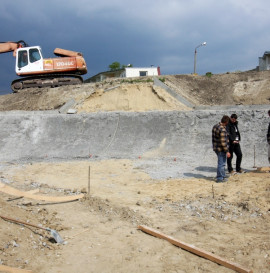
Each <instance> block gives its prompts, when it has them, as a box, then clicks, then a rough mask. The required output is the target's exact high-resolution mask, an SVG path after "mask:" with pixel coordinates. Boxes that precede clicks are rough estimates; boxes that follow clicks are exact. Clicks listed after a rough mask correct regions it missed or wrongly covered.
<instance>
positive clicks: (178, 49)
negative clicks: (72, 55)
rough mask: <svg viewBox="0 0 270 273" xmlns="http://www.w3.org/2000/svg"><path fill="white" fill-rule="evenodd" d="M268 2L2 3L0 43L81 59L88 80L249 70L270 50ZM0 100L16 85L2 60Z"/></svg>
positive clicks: (9, 63) (11, 65)
mask: <svg viewBox="0 0 270 273" xmlns="http://www.w3.org/2000/svg"><path fill="white" fill-rule="evenodd" d="M269 14H270V5H269V1H268V0H256V1H254V0H223V1H217V0H166V1H162V0H136V1H134V0H132V1H131V0H125V1H124V0H110V1H108V0H99V1H96V0H95V1H94V0H76V1H67V0H38V1H37V0H26V1H22V0H12V1H10V0H0V37H1V38H0V42H6V41H19V40H24V41H25V42H26V43H27V44H28V45H29V46H36V45H39V46H40V47H41V48H42V53H43V57H44V58H51V57H55V56H54V54H53V51H54V49H55V48H63V49H68V50H73V51H78V52H82V53H83V56H84V58H85V60H86V63H87V68H88V73H87V74H86V75H84V76H83V78H84V79H88V78H90V77H91V76H94V75H96V74H98V73H100V72H102V71H107V70H109V65H110V64H111V63H113V62H119V63H120V64H121V65H127V64H132V65H133V67H150V66H151V65H153V66H159V67H160V69H161V74H163V75H172V74H174V75H175V74H191V73H193V71H194V55H195V48H196V47H197V46H199V45H200V44H201V43H203V42H206V45H205V46H201V47H199V48H197V58H196V72H197V73H198V74H199V75H205V73H207V72H212V73H213V74H222V73H227V72H235V71H247V70H251V69H254V68H256V66H258V59H259V57H262V56H263V54H264V52H265V51H269V50H270V35H269V29H270V16H269ZM0 64H1V65H0V95H3V94H9V93H12V90H11V88H10V84H11V82H12V81H13V80H14V79H16V78H18V77H17V75H16V73H15V58H14V57H13V56H12V53H11V52H9V53H3V54H0Z"/></svg>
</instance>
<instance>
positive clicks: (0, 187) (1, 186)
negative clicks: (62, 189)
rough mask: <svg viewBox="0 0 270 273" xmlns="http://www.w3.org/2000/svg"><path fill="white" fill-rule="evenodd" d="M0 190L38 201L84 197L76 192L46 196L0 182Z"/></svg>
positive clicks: (60, 200) (68, 199) (62, 200)
mask: <svg viewBox="0 0 270 273" xmlns="http://www.w3.org/2000/svg"><path fill="white" fill-rule="evenodd" d="M0 191H1V192H4V193H6V194H10V195H13V196H19V197H21V196H23V197H26V198H29V199H34V200H39V201H47V202H59V203H60V202H68V201H74V200H78V199H81V198H83V197H84V194H77V195H71V196H47V195H36V194H33V193H32V192H25V191H20V190H17V189H15V188H12V187H10V186H8V185H6V184H3V183H1V182H0Z"/></svg>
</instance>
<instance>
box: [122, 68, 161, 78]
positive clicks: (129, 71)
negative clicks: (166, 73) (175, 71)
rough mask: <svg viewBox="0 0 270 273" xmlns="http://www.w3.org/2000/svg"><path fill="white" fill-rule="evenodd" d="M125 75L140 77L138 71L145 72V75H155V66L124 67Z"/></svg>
mask: <svg viewBox="0 0 270 273" xmlns="http://www.w3.org/2000/svg"><path fill="white" fill-rule="evenodd" d="M125 72H126V73H125V76H126V77H127V78H130V77H140V72H146V75H145V76H157V75H158V69H157V67H126V71H125Z"/></svg>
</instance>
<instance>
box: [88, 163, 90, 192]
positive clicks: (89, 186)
mask: <svg viewBox="0 0 270 273" xmlns="http://www.w3.org/2000/svg"><path fill="white" fill-rule="evenodd" d="M88 196H90V166H89V169H88Z"/></svg>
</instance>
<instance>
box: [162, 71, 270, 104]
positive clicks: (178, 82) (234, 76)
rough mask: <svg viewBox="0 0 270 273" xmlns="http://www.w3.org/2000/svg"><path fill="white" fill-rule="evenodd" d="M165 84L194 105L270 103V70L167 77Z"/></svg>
mask: <svg viewBox="0 0 270 273" xmlns="http://www.w3.org/2000/svg"><path fill="white" fill-rule="evenodd" d="M166 84H167V85H168V86H169V87H170V88H171V89H173V90H174V91H175V92H177V93H178V94H181V95H182V96H183V97H185V98H186V99H187V100H189V101H190V102H192V103H193V104H195V105H235V104H243V105H252V104H269V103H270V71H262V72H255V71H248V72H239V73H227V74H219V75H210V76H195V75H172V76H166Z"/></svg>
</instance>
